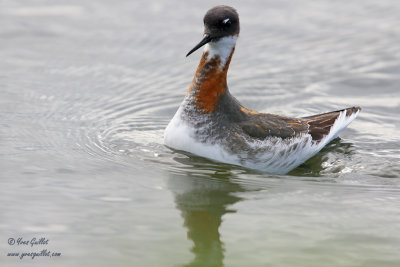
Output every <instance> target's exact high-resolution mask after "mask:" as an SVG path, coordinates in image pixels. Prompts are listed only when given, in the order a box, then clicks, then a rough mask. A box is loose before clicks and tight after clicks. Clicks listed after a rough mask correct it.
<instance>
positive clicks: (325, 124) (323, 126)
mask: <svg viewBox="0 0 400 267" xmlns="http://www.w3.org/2000/svg"><path fill="white" fill-rule="evenodd" d="M360 110H361V108H360V107H351V108H346V109H341V110H336V111H331V112H327V113H322V114H318V115H313V116H308V117H302V119H305V120H307V123H308V125H310V127H309V129H308V132H309V134H311V136H312V139H313V140H315V141H319V140H321V139H322V138H323V137H324V136H326V135H328V134H329V132H330V130H331V127H332V126H333V124H334V123H335V121H336V119H337V118H338V117H339V115H340V114H341V113H342V112H346V117H349V116H351V115H352V114H353V113H356V112H358V111H360Z"/></svg>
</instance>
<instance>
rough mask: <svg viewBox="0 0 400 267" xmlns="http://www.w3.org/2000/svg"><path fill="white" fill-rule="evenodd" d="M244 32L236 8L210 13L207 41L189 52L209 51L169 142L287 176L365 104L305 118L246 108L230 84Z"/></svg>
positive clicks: (206, 18) (168, 132)
mask: <svg viewBox="0 0 400 267" xmlns="http://www.w3.org/2000/svg"><path fill="white" fill-rule="evenodd" d="M239 31H240V25H239V15H238V13H237V12H236V10H235V9H234V8H232V7H229V6H216V7H213V8H211V9H210V10H208V11H207V13H206V14H205V16H204V36H203V39H202V40H201V41H200V43H198V44H197V45H196V46H195V47H194V48H193V49H192V50H190V51H189V53H188V54H187V55H186V56H189V55H190V54H191V53H193V52H194V51H196V50H197V49H199V48H200V47H202V46H205V47H204V51H203V54H202V57H201V60H200V63H199V65H198V67H197V70H196V73H195V75H194V78H193V80H192V83H191V85H190V87H189V90H188V92H187V94H186V96H185V98H184V100H183V102H182V103H181V105H180V106H179V108H178V111H177V112H176V114H175V115H174V117H173V118H172V120H171V121H170V122H169V124H168V126H167V128H166V129H165V132H164V143H165V144H166V145H167V146H168V147H170V148H173V149H176V150H183V151H186V152H190V153H192V154H195V155H198V156H201V157H205V158H209V159H212V160H216V161H220V162H224V163H229V164H234V165H240V166H244V167H246V168H250V169H255V170H259V171H262V172H267V173H276V174H285V173H287V172H289V171H290V170H292V169H294V168H296V167H297V166H299V165H300V164H302V163H304V162H305V161H306V160H307V159H309V158H311V157H312V156H314V155H315V154H317V153H318V152H319V151H320V150H321V149H322V148H323V147H324V146H325V145H327V144H328V143H329V142H330V141H332V140H333V139H334V138H336V137H337V136H338V134H339V132H341V131H342V130H343V129H344V128H346V127H347V125H349V123H350V122H351V121H352V120H354V119H355V118H356V116H357V115H358V113H359V112H360V110H361V108H360V107H357V106H354V107H350V108H346V109H342V110H336V111H332V112H327V113H323V114H318V115H312V116H307V117H300V118H292V117H287V116H282V115H276V114H270V113H262V112H257V111H253V110H249V109H247V108H245V107H244V106H242V105H241V104H240V103H239V101H238V100H237V99H236V98H234V97H233V96H232V95H231V94H230V92H229V90H228V86H227V72H228V67H229V63H230V61H231V58H232V55H233V53H234V51H235V46H236V40H237V38H238V36H239Z"/></svg>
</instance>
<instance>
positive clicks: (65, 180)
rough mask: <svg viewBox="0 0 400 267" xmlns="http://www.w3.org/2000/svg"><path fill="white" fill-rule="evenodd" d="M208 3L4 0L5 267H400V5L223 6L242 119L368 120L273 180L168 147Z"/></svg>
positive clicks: (1, 247)
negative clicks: (236, 28)
mask: <svg viewBox="0 0 400 267" xmlns="http://www.w3.org/2000/svg"><path fill="white" fill-rule="evenodd" d="M214 5H215V3H214V2H212V1H201V2H197V1H196V2H195V1H185V2H179V1H168V2H162V1H118V2H114V1H106V0H99V1H87V2H82V1H77V0H76V1H75V0H73V1H55V2H54V1H45V0H39V1H22V0H21V1H20V0H18V1H2V2H0V24H1V25H2V26H1V27H0V58H1V60H0V123H1V130H0V159H1V160H0V167H1V174H0V251H1V255H0V266H32V265H37V266H96V267H97V266H140V267H141V266H151V267H152V266H307V267H310V266H318V267H320V266H335V267H337V266H346V267H348V266H360V267H361V266H363V267H364V266H371V267H375V266H393V267H395V266H396V267H397V266H400V253H399V251H400V156H399V155H400V153H399V148H400V135H399V129H400V120H399V116H398V114H399V111H400V94H399V88H400V76H399V73H400V63H399V62H400V46H399V45H398V44H399V43H400V28H399V27H398V25H400V17H399V16H398V14H400V4H399V3H398V2H397V1H394V0H386V1H379V2H377V1H372V0H371V1H369V0H368V1H341V0H340V1H305V0H304V1H246V2H243V1H242V2H240V1H232V2H231V3H230V5H232V6H234V7H236V8H237V10H238V12H239V15H240V19H241V35H240V38H239V40H238V44H237V47H236V51H235V55H234V57H233V59H232V63H231V69H230V71H229V75H228V79H229V82H228V83H229V87H230V91H231V93H232V94H233V95H234V96H235V97H237V98H238V99H239V100H240V101H241V103H242V104H243V105H245V106H246V107H248V108H250V109H254V110H260V111H265V112H273V113H279V114H285V115H289V116H306V115H310V114H314V113H318V112H325V111H329V110H335V109H338V108H343V107H347V106H353V105H360V106H361V107H362V108H363V111H362V112H361V113H360V115H359V117H358V118H357V119H356V120H355V121H354V122H353V123H352V124H351V125H350V126H349V127H348V129H347V130H345V131H344V132H343V133H342V134H341V135H340V139H336V140H334V141H333V142H332V143H331V144H329V145H328V146H327V147H326V148H325V149H324V150H323V151H322V152H321V153H319V154H318V155H317V156H316V157H314V158H312V159H310V160H309V161H308V162H306V163H305V164H303V165H302V166H300V167H299V168H297V169H295V170H293V171H292V172H291V173H289V174H288V175H282V176H279V175H270V174H264V173H258V172H254V171H251V170H246V169H244V168H240V167H237V166H231V165H226V164H220V163H217V162H212V161H208V160H206V159H202V158H199V157H196V156H192V155H187V154H182V153H179V152H176V151H172V150H170V149H168V148H167V147H165V146H164V145H163V130H164V128H165V127H166V125H167V124H168V122H169V120H170V119H171V118H172V116H173V115H174V113H175V111H176V110H177V108H178V106H179V104H180V102H181V101H182V99H183V97H184V95H185V93H186V90H187V88H188V86H189V84H190V81H191V79H192V77H193V74H194V71H195V68H196V67H197V63H198V61H199V57H200V53H195V54H193V55H191V56H190V57H188V58H185V55H186V53H187V52H188V50H190V49H191V48H192V47H193V45H195V44H196V43H197V42H198V41H199V39H200V38H201V36H202V17H203V15H204V13H205V12H206V10H208V9H209V8H210V7H212V6H214ZM19 238H21V239H20V243H19V244H18V242H17V241H18V239H19ZM33 238H36V239H37V240H39V239H40V238H45V239H46V240H47V243H46V244H37V245H30V241H32V239H33ZM22 241H27V242H28V243H29V244H28V245H25V244H24V243H22ZM13 242H15V243H13ZM44 249H46V250H47V252H49V251H50V252H51V253H61V254H60V255H58V256H57V255H54V256H52V257H50V256H37V257H35V258H34V259H32V258H30V257H29V256H25V257H24V258H23V259H20V257H18V256H11V254H9V253H20V254H22V253H31V252H36V253H38V252H40V251H42V250H44ZM8 255H9V256H8ZM20 256H21V255H20Z"/></svg>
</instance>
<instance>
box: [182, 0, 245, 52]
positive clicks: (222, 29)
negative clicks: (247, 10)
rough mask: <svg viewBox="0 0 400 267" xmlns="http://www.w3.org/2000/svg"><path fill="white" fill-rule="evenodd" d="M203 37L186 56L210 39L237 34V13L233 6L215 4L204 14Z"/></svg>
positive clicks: (238, 29)
mask: <svg viewBox="0 0 400 267" xmlns="http://www.w3.org/2000/svg"><path fill="white" fill-rule="evenodd" d="M203 21H204V38H203V40H201V41H200V43H198V44H197V45H196V46H195V47H194V48H193V49H192V50H190V51H189V53H188V54H187V55H186V56H189V55H190V54H191V53H193V52H194V51H196V50H197V49H199V48H200V47H202V46H203V45H205V44H206V43H209V42H212V41H218V40H219V39H220V38H222V37H225V36H232V35H238V34H239V31H240V25H239V15H238V13H237V12H236V10H235V9H234V8H233V7H230V6H216V7H213V8H211V9H210V10H208V11H207V13H206V15H205V16H204V19H203Z"/></svg>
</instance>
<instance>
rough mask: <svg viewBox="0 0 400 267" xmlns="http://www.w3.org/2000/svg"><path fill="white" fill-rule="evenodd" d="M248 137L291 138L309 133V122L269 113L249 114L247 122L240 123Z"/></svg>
mask: <svg viewBox="0 0 400 267" xmlns="http://www.w3.org/2000/svg"><path fill="white" fill-rule="evenodd" d="M239 126H240V127H241V128H242V130H243V132H245V133H246V134H247V135H249V136H251V137H254V138H258V139H265V138H266V137H268V136H276V137H281V138H289V137H293V136H296V135H298V134H300V133H307V132H308V125H307V121H306V120H304V119H297V118H290V117H284V116H279V115H275V114H268V113H252V114H248V116H247V118H246V120H244V121H242V122H240V123H239Z"/></svg>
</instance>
